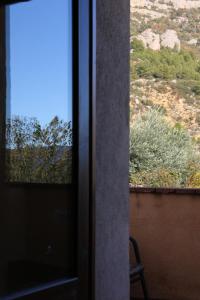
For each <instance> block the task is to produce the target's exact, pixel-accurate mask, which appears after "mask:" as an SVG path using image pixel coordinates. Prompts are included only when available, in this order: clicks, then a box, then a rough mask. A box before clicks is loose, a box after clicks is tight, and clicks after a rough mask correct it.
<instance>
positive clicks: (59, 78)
mask: <svg viewBox="0 0 200 300" xmlns="http://www.w3.org/2000/svg"><path fill="white" fill-rule="evenodd" d="M70 6H71V1H64V0H61V1H59V5H58V4H57V3H56V1H50V2H49V1H48V0H43V1H40V0H34V1H31V2H28V3H24V4H22V3H20V4H17V5H12V6H11V7H10V8H9V12H8V14H9V18H8V22H7V70H8V72H7V106H6V109H7V120H6V129H7V139H6V141H7V144H6V150H7V151H6V158H7V159H6V162H7V166H6V167H7V180H8V181H10V182H27V183H62V184H67V183H68V184H69V183H71V180H72V129H73V128H72V123H73V120H72V19H71V7H70ZM47 7H48V9H47Z"/></svg>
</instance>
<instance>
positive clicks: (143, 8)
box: [131, 0, 200, 140]
mask: <svg viewBox="0 0 200 300" xmlns="http://www.w3.org/2000/svg"><path fill="white" fill-rule="evenodd" d="M152 106H154V107H158V108H159V109H161V110H162V111H163V113H164V115H165V117H166V119H167V120H168V121H169V122H170V123H171V124H172V125H173V126H181V127H184V128H186V129H187V130H188V131H189V132H190V134H191V135H192V136H193V137H194V138H195V139H196V140H200V0H131V111H132V114H131V119H132V121H133V120H134V119H135V117H136V116H137V114H138V113H139V112H144V111H147V110H148V109H149V107H152Z"/></svg>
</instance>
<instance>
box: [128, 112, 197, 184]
mask: <svg viewBox="0 0 200 300" xmlns="http://www.w3.org/2000/svg"><path fill="white" fill-rule="evenodd" d="M198 161H199V154H198V152H197V150H196V146H195V143H194V141H193V140H192V138H191V137H190V135H189V134H188V133H187V131H186V130H185V129H183V128H180V127H177V126H175V127H172V126H171V125H169V124H168V123H167V121H166V120H165V119H164V116H163V115H162V113H161V112H160V111H158V110H155V109H151V110H149V111H148V112H146V113H144V114H143V115H140V116H138V117H137V118H136V120H135V122H134V124H133V125H132V127H131V130H130V180H131V182H132V183H133V184H136V185H142V186H147V185H148V186H152V187H158V186H160V187H169V186H172V185H173V186H176V187H181V186H184V185H185V184H186V181H187V178H189V176H191V172H194V170H193V169H192V170H191V168H190V166H191V165H197V162H198Z"/></svg>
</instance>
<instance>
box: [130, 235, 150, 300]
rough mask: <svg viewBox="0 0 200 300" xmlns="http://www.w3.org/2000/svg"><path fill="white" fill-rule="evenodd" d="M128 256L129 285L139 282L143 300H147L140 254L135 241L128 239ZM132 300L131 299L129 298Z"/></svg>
mask: <svg viewBox="0 0 200 300" xmlns="http://www.w3.org/2000/svg"><path fill="white" fill-rule="evenodd" d="M129 256H130V284H131V285H133V284H134V283H135V282H137V281H140V282H141V285H142V290H143V294H144V299H145V300H149V296H148V291H147V286H146V282H145V278H144V267H143V265H142V262H141V258H140V252H139V248H138V244H137V242H136V240H135V239H134V238H132V237H129ZM131 299H133V298H131Z"/></svg>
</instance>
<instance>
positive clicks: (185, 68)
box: [131, 39, 200, 80]
mask: <svg viewBox="0 0 200 300" xmlns="http://www.w3.org/2000/svg"><path fill="white" fill-rule="evenodd" d="M131 49H132V52H133V53H132V54H131V60H132V61H134V62H135V63H134V65H132V68H135V70H131V71H132V73H135V72H136V74H137V78H159V79H163V80H171V79H185V80H200V63H199V60H198V58H197V57H195V56H194V54H193V53H192V52H189V51H186V50H181V51H180V52H177V51H175V50H171V49H168V48H162V49H161V50H160V51H154V50H151V49H149V48H146V49H145V48H144V46H143V43H142V42H141V41H138V40H137V39H133V41H132V42H131Z"/></svg>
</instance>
